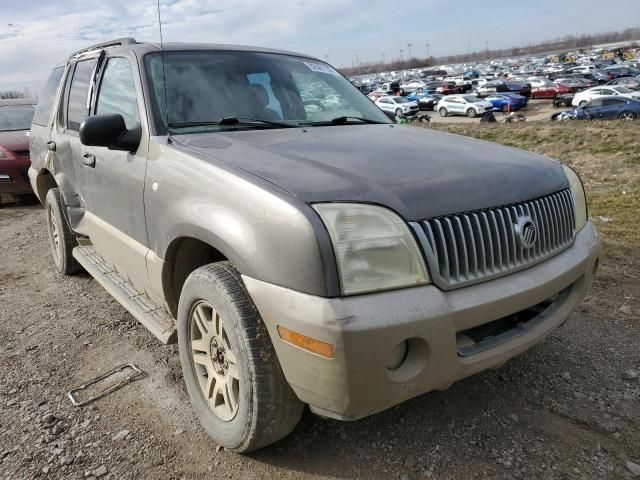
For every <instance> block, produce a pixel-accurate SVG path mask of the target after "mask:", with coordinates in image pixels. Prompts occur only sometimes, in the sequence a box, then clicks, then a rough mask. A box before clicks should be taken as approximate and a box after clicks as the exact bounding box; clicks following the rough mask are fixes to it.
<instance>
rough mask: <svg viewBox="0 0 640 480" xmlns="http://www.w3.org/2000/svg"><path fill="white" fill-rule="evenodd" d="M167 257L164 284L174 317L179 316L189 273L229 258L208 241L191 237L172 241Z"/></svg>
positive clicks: (163, 275)
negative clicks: (181, 296) (183, 290)
mask: <svg viewBox="0 0 640 480" xmlns="http://www.w3.org/2000/svg"><path fill="white" fill-rule="evenodd" d="M165 258H166V264H165V266H164V268H163V271H162V285H163V290H164V295H165V299H166V301H167V305H168V306H169V310H170V311H171V314H172V315H173V316H174V317H177V314H178V301H179V300H180V293H181V292H182V287H183V286H184V282H185V280H186V279H187V277H188V276H189V274H191V272H193V271H194V270H195V269H197V268H200V267H202V266H203V265H207V264H209V263H215V262H223V261H225V260H227V258H226V257H225V256H224V255H223V254H222V253H221V252H220V251H219V250H217V249H216V248H214V247H212V246H211V245H209V244H208V243H205V242H203V241H201V240H198V239H195V238H190V237H183V238H178V239H176V240H174V241H173V242H171V244H170V245H169V248H168V249H167V254H166V256H165Z"/></svg>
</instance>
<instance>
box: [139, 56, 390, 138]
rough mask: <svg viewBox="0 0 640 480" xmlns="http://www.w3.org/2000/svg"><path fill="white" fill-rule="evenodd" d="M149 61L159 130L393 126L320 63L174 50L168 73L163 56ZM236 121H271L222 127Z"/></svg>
mask: <svg viewBox="0 0 640 480" xmlns="http://www.w3.org/2000/svg"><path fill="white" fill-rule="evenodd" d="M145 62H146V68H147V73H148V76H149V78H150V82H151V84H152V88H151V92H152V95H153V97H154V100H155V115H156V118H157V119H158V124H160V125H164V126H165V127H166V125H167V123H168V124H169V129H170V130H171V131H178V132H179V133H187V132H188V133H193V132H200V131H218V130H229V129H234V130H237V129H240V128H242V129H249V128H266V127H267V126H268V127H269V128H285V127H287V126H291V127H294V126H298V125H308V124H317V123H323V122H326V123H327V124H329V123H331V120H333V119H336V118H338V117H348V118H349V119H352V120H353V123H362V122H361V121H358V120H357V119H358V118H360V119H364V120H367V121H370V122H379V123H389V120H388V118H387V117H386V115H384V114H383V113H382V111H381V110H380V109H379V108H378V107H377V106H376V105H374V104H373V103H372V102H371V100H369V99H368V98H367V97H366V96H365V95H364V94H362V93H361V92H360V91H359V90H358V89H357V88H355V87H354V86H353V85H352V84H351V83H350V82H349V81H348V80H347V79H346V78H344V77H343V76H342V75H340V74H339V73H338V72H337V71H336V70H334V69H333V67H331V66H329V65H328V64H326V63H322V62H319V61H317V60H311V59H308V58H300V57H294V56H289V55H283V54H273V53H260V52H242V51H173V52H165V53H164V62H165V64H164V71H163V65H162V54H160V53H154V54H149V55H147V56H146V58H145ZM165 77H166V95H165V92H164V89H163V84H164V82H163V78H165ZM165 98H166V99H167V103H168V105H166V106H165ZM165 117H168V122H167V118H165ZM231 117H233V118H239V119H245V120H248V119H254V120H259V121H263V122H271V123H270V124H267V123H259V122H240V123H235V124H231V123H228V124H224V125H220V124H217V123H218V122H219V121H220V120H221V119H223V118H231ZM222 123H226V122H222ZM349 123H350V122H349ZM194 124H198V125H194ZM203 124H204V125H203Z"/></svg>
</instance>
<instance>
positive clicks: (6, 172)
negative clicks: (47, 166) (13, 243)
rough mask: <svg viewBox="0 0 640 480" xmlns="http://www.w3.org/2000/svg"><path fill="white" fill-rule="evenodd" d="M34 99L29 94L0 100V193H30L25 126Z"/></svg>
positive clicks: (28, 119)
mask: <svg viewBox="0 0 640 480" xmlns="http://www.w3.org/2000/svg"><path fill="white" fill-rule="evenodd" d="M36 103H37V100H36V99H33V98H21V99H17V100H0V194H2V193H11V194H14V195H23V194H28V193H33V190H32V189H31V184H30V183H29V176H28V171H29V167H30V166H31V157H30V154H29V130H30V129H31V122H32V121H33V115H34V113H35V105H36ZM0 203H2V197H1V196H0Z"/></svg>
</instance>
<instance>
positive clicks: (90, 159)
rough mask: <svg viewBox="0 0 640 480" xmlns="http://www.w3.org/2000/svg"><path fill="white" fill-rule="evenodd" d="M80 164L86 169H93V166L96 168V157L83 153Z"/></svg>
mask: <svg viewBox="0 0 640 480" xmlns="http://www.w3.org/2000/svg"><path fill="white" fill-rule="evenodd" d="M82 164H83V165H86V166H87V167H91V168H95V166H96V156H95V155H91V154H90V153H85V154H84V155H83V156H82Z"/></svg>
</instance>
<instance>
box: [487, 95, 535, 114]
mask: <svg viewBox="0 0 640 480" xmlns="http://www.w3.org/2000/svg"><path fill="white" fill-rule="evenodd" d="M484 100H485V101H487V102H489V103H491V104H492V105H493V110H494V111H495V112H508V111H512V112H515V111H517V110H520V109H521V108H524V107H526V106H527V103H528V100H527V97H523V96H522V95H518V94H512V93H494V94H491V95H489V96H487V97H484Z"/></svg>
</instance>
